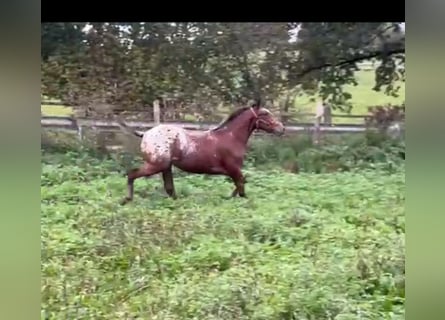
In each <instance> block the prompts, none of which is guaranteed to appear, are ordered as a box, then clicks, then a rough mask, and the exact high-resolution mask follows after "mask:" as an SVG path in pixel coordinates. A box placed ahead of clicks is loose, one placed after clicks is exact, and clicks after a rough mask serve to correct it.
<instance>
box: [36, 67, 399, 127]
mask: <svg viewBox="0 0 445 320" xmlns="http://www.w3.org/2000/svg"><path fill="white" fill-rule="evenodd" d="M374 77H375V72H374V70H372V69H371V70H363V69H362V70H359V71H357V82H358V85H357V86H352V85H351V86H345V91H347V92H349V93H351V95H352V100H351V102H352V104H353V106H354V107H353V109H352V110H351V112H350V114H354V115H365V114H367V112H368V110H367V108H368V106H376V105H386V104H396V105H400V104H402V103H403V102H404V101H405V83H403V82H401V83H400V86H401V88H400V91H399V96H398V97H391V96H387V95H385V94H384V93H383V92H376V91H374V90H372V88H373V86H374V83H375V81H374ZM311 98H314V97H313V96H309V95H301V96H299V97H297V98H296V100H295V103H294V111H298V112H301V113H313V112H315V105H316V104H315V103H314V102H311V101H310V100H311ZM42 100H45V101H47V100H50V101H51V99H47V98H42ZM52 101H53V102H56V103H57V100H52ZM41 112H42V114H43V115H46V116H69V115H71V114H72V112H73V110H72V108H70V107H66V106H63V105H61V104H60V105H44V104H42V105H41ZM223 113H224V114H226V113H227V112H226V111H225V112H223ZM334 113H336V114H347V113H345V112H341V111H335V112H334ZM333 121H334V123H356V122H361V123H362V122H363V120H362V119H344V118H337V119H335V118H334V119H333Z"/></svg>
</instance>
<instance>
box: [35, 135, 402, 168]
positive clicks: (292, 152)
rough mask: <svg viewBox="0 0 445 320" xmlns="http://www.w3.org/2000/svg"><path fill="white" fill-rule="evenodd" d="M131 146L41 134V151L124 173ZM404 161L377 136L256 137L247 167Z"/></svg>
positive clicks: (132, 156) (397, 145)
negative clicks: (112, 164) (110, 164)
mask: <svg viewBox="0 0 445 320" xmlns="http://www.w3.org/2000/svg"><path fill="white" fill-rule="evenodd" d="M99 140H100V139H99ZM99 142H100V141H99ZM121 142H122V141H121ZM130 142H132V143H130ZM130 142H128V141H126V140H124V141H123V143H124V145H125V148H124V149H125V150H129V151H124V152H118V153H109V152H108V151H107V150H106V148H105V147H104V145H102V144H100V143H98V142H97V139H95V138H94V136H93V137H87V138H86V139H85V141H84V142H83V143H79V142H78V140H77V139H76V137H73V136H72V135H68V134H48V133H43V134H42V149H44V150H45V151H50V152H61V153H67V152H70V151H75V152H81V153H83V154H85V153H87V154H88V155H91V156H94V157H96V158H98V159H102V160H103V159H106V158H108V159H114V160H115V161H116V163H117V164H118V165H119V166H120V167H121V169H122V170H124V169H129V167H130V166H133V165H134V164H135V162H137V161H140V160H141V159H140V157H139V156H138V152H137V150H138V146H135V145H134V143H133V142H134V141H130ZM404 160H405V142H404V140H397V139H391V138H389V137H387V136H385V135H382V134H379V133H374V132H368V133H366V134H364V135H358V134H355V135H337V136H335V135H332V136H326V137H325V138H324V139H323V141H322V143H321V144H318V145H315V144H314V143H313V142H312V139H311V137H310V136H309V135H302V136H289V137H283V138H278V137H273V136H263V137H261V138H259V137H254V138H252V139H251V141H250V143H249V146H248V152H247V155H246V162H247V164H248V165H252V166H255V167H259V166H261V167H265V168H271V167H277V166H279V167H282V168H284V169H285V170H286V171H289V172H293V173H298V172H300V171H303V172H310V173H324V172H334V171H351V170H362V169H365V168H369V169H375V168H380V169H384V170H387V171H390V172H392V171H393V170H394V169H395V168H397V167H399V166H400V165H401V164H403V162H404Z"/></svg>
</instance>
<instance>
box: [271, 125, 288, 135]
mask: <svg viewBox="0 0 445 320" xmlns="http://www.w3.org/2000/svg"><path fill="white" fill-rule="evenodd" d="M285 131H286V128H285V127H284V126H283V125H280V126H276V127H275V128H274V130H273V133H274V134H275V135H277V136H279V137H281V136H282V135H284V132H285Z"/></svg>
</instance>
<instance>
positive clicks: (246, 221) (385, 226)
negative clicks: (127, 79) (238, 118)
mask: <svg viewBox="0 0 445 320" xmlns="http://www.w3.org/2000/svg"><path fill="white" fill-rule="evenodd" d="M118 163H119V161H117V158H116V159H114V160H113V159H108V160H107V159H98V158H96V157H92V156H89V155H88V154H87V153H76V152H63V153H54V152H44V153H42V179H41V181H42V182H41V193H42V200H41V201H42V202H41V208H42V209H41V210H42V318H45V317H46V318H45V319H93V318H94V319H317V320H323V319H334V318H335V319H343V320H346V319H404V318H405V317H404V248H405V244H404V226H405V218H404V201H405V198H404V194H405V191H404V188H405V187H404V183H405V175H404V168H403V167H400V168H399V169H397V170H395V171H393V172H392V173H391V174H388V172H381V171H379V170H372V171H370V170H364V171H354V170H353V171H351V172H337V173H331V174H318V175H316V174H309V173H303V174H300V175H295V174H292V173H287V172H284V171H282V170H278V169H270V170H267V171H262V170H260V169H259V168H256V169H255V168H253V167H252V166H251V165H247V168H246V169H245V172H246V173H247V175H248V183H247V185H246V192H247V195H248V196H249V198H248V199H239V198H237V199H232V200H225V199H224V198H225V197H227V196H228V195H229V194H230V192H231V191H232V184H231V183H230V182H228V181H226V180H225V179H224V178H222V177H205V176H199V175H184V174H181V175H176V188H177V192H178V196H179V199H178V200H176V201H173V200H171V199H169V198H166V197H165V196H164V192H163V191H162V190H161V188H160V186H161V184H160V178H158V177H154V178H152V179H141V180H138V181H137V182H136V186H135V189H136V195H135V200H134V202H133V203H132V204H130V205H128V206H124V207H121V206H119V205H118V202H119V200H120V199H121V198H122V197H123V196H124V195H125V191H126V185H125V178H123V177H122V172H123V169H124V168H122V167H120V166H119V165H118Z"/></svg>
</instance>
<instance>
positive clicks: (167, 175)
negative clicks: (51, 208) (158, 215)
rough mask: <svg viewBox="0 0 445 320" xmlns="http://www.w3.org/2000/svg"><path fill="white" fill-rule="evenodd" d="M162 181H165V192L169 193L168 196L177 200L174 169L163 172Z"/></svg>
mask: <svg viewBox="0 0 445 320" xmlns="http://www.w3.org/2000/svg"><path fill="white" fill-rule="evenodd" d="M162 179H163V180H164V189H165V192H167V194H168V195H169V196H170V197H171V198H173V199H176V191H175V185H174V182H173V172H172V167H169V168H168V169H166V170H164V171H162Z"/></svg>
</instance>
